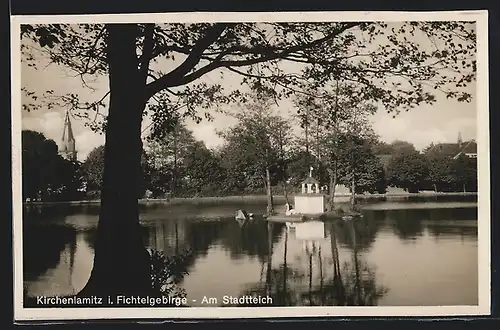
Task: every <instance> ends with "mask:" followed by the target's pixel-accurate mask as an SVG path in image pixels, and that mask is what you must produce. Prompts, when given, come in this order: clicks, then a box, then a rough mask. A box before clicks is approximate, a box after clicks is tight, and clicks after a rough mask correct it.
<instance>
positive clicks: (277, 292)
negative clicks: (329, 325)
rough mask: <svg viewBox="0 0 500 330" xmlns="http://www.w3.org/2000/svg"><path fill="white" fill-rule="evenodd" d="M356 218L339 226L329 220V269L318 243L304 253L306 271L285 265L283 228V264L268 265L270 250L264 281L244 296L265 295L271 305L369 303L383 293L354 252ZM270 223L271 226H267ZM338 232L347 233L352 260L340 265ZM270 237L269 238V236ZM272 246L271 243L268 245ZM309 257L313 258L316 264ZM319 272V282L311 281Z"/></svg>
mask: <svg viewBox="0 0 500 330" xmlns="http://www.w3.org/2000/svg"><path fill="white" fill-rule="evenodd" d="M355 222H356V221H353V222H350V223H345V224H344V225H343V226H339V224H336V223H334V222H331V223H329V232H330V235H329V236H330V247H331V255H332V259H333V265H332V268H333V269H332V270H331V272H332V273H333V276H331V277H329V276H328V274H327V273H328V272H329V269H330V268H326V267H327V266H326V265H327V264H328V263H327V262H325V261H324V260H325V258H324V256H323V251H322V250H321V247H320V246H319V247H318V249H317V252H316V253H310V254H308V258H307V259H306V260H307V269H308V271H307V272H303V271H301V270H298V269H295V268H292V267H291V266H289V265H288V256H287V245H288V233H287V231H286V230H285V235H284V236H285V237H284V244H285V247H284V255H283V261H284V262H283V264H281V265H280V266H279V267H277V268H272V267H270V265H271V264H272V259H271V257H272V251H270V253H269V259H268V261H267V272H266V277H265V283H264V284H263V283H260V284H258V285H255V286H254V287H252V288H250V289H249V290H247V291H245V292H244V295H261V296H264V295H267V296H270V297H271V298H272V299H273V305H275V306H297V305H301V306H304V305H310V306H315V305H320V306H373V305H377V303H378V300H379V299H380V298H381V297H382V296H383V295H385V293H386V292H387V290H386V288H384V287H381V286H378V285H377V283H376V274H375V272H374V270H373V269H372V268H371V267H370V266H369V265H368V263H366V262H365V261H363V260H361V258H360V257H359V255H358V249H359V246H362V245H360V244H359V242H358V241H357V237H359V235H360V233H356V229H357V228H358V227H357V226H356V225H355ZM271 226H272V225H271ZM339 232H342V234H344V235H345V234H350V236H351V238H350V241H351V242H352V251H353V254H352V260H351V261H347V262H345V263H344V264H343V266H341V263H340V259H339V249H338V238H337V235H338V233H339ZM269 239H271V237H269ZM270 246H271V248H272V245H270ZM313 259H316V260H317V261H318V262H317V263H316V267H315V266H314V263H313ZM318 275H319V284H317V281H313V279H315V278H316V277H315V276H318Z"/></svg>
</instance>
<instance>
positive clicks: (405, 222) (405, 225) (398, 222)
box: [388, 209, 428, 241]
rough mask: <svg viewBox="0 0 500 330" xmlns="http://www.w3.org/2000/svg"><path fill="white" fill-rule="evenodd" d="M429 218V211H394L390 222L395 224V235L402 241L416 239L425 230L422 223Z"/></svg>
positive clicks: (391, 213)
mask: <svg viewBox="0 0 500 330" xmlns="http://www.w3.org/2000/svg"><path fill="white" fill-rule="evenodd" d="M427 218H428V210H425V209H416V210H410V209H404V210H392V211H391V212H390V218H388V220H389V221H392V222H393V225H394V233H395V234H396V235H397V236H398V237H399V238H400V239H402V240H405V241H406V240H410V239H415V238H417V237H418V236H421V235H422V233H423V230H424V227H423V225H422V221H423V220H425V219H427Z"/></svg>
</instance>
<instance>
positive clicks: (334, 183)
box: [328, 161, 338, 211]
mask: <svg viewBox="0 0 500 330" xmlns="http://www.w3.org/2000/svg"><path fill="white" fill-rule="evenodd" d="M328 172H329V174H330V188H329V189H328V190H329V193H330V194H329V198H328V207H329V209H330V211H333V210H334V209H335V189H336V187H337V181H338V178H337V161H335V165H334V168H333V169H332V168H329V169H328Z"/></svg>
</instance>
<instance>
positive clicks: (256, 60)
mask: <svg viewBox="0 0 500 330" xmlns="http://www.w3.org/2000/svg"><path fill="white" fill-rule="evenodd" d="M137 27H138V28H137V29H136V33H137V36H136V39H137V52H138V63H139V61H140V58H141V56H143V55H142V49H143V41H144V35H142V34H143V33H144V31H145V29H144V25H143V24H139V25H137ZM216 27H217V25H216V24H207V23H202V24H178V23H176V24H161V25H155V26H154V34H153V58H152V64H151V65H150V67H149V76H150V78H151V79H152V80H150V82H149V83H148V84H156V85H158V81H160V79H162V77H166V76H168V75H169V74H170V73H172V72H173V71H174V70H175V69H177V68H179V66H180V65H182V63H183V62H184V60H185V59H186V58H188V57H189V56H191V60H190V63H191V64H190V70H188V71H187V73H186V74H184V75H183V76H182V77H177V78H176V80H175V81H173V80H169V81H168V82H167V81H166V80H165V85H164V86H163V87H162V88H163V90H164V91H167V90H169V89H170V90H169V103H170V104H177V105H179V104H185V105H186V107H189V114H190V116H198V115H197V114H196V113H197V111H199V110H200V109H205V110H207V111H206V112H208V113H209V112H210V111H213V110H214V106H215V105H217V104H228V103H233V102H235V101H238V102H240V101H245V99H248V98H247V97H245V95H244V93H243V94H242V93H241V92H242V90H240V88H238V87H237V86H231V87H232V89H227V88H222V86H221V84H220V83H219V82H213V83H212V82H208V81H209V80H208V81H207V80H206V79H204V77H205V76H206V75H207V74H208V73H209V72H212V71H218V72H219V73H220V74H223V75H225V74H227V73H228V72H230V73H231V75H233V76H234V75H237V76H239V77H240V78H241V79H240V81H239V82H240V83H241V84H242V87H243V90H244V89H245V88H249V89H253V90H259V91H266V92H267V93H269V94H272V95H273V98H274V99H280V98H287V97H290V96H291V95H293V94H297V93H299V92H300V90H302V87H303V85H304V83H305V82H310V81H314V84H315V86H316V87H326V86H328V85H331V84H332V82H334V81H336V80H339V79H341V80H342V81H346V82H351V83H352V87H351V89H352V95H353V96H356V97H357V98H359V99H363V100H364V101H367V102H380V103H381V104H383V106H384V107H385V109H386V110H387V111H390V112H394V113H395V114H397V113H398V112H399V111H403V110H409V109H411V108H413V107H414V106H417V105H420V104H422V103H430V104H432V103H434V102H435V101H436V94H435V92H442V93H445V95H446V96H447V97H449V98H454V99H456V100H458V101H461V102H469V101H470V100H471V98H472V95H470V93H468V92H466V91H464V90H462V89H463V88H466V87H467V85H468V84H470V83H472V82H473V81H474V79H475V71H476V65H475V58H474V56H475V52H476V39H475V26H474V23H473V22H400V23H394V22H391V23H385V22H362V23H361V22H337V23H239V24H226V25H224V28H223V30H222V33H221V34H220V35H219V37H218V38H216V39H213V41H211V42H210V43H209V44H207V45H205V47H203V50H202V51H201V52H198V53H196V54H195V53H193V52H194V50H195V49H197V47H199V46H200V44H201V43H202V42H207V36H208V35H209V34H210V33H212V31H214V29H215V28H216ZM106 35H107V30H106V27H105V26H104V25H102V24H79V25H65V24H51V25H50V24H49V25H23V26H22V28H21V36H22V38H23V44H22V49H23V50H22V52H23V60H25V61H27V62H29V63H30V65H35V66H36V65H37V58H38V57H39V56H40V55H44V56H48V58H49V59H50V61H51V62H53V63H57V64H59V65H62V66H65V67H67V68H70V69H71V70H73V71H75V72H77V73H78V74H79V75H80V76H81V78H82V80H83V81H85V80H86V79H88V78H89V77H90V76H96V75H106V74H107V59H106V56H105V53H106V52H105V48H106ZM28 40H31V43H30V42H28ZM33 42H35V43H37V44H39V45H40V46H41V47H42V49H39V48H37V47H34V44H33ZM159 61H161V63H162V65H159V64H158V63H160V62H159ZM155 62H156V63H155ZM292 64H293V66H291V65H292ZM165 67H170V68H172V69H171V70H170V71H169V72H163V71H162V69H163V68H165ZM200 79H202V80H203V81H200ZM192 83H194V85H192ZM169 86H172V87H169ZM325 92H326V93H330V96H332V94H331V93H332V90H331V89H329V88H326V89H325ZM162 93H163V92H160V94H161V95H153V96H160V98H162V95H163V94H162ZM155 104H156V105H158V106H157V107H154V105H155ZM149 105H150V106H151V108H152V109H155V110H159V109H160V108H161V106H165V104H162V102H160V103H157V102H156V100H155V99H153V98H152V99H151V100H150V104H149ZM160 105H161V106H160ZM25 108H28V107H25ZM90 110H91V111H93V110H94V109H93V108H91V109H90ZM162 118H163V116H156V117H155V119H156V120H159V121H162V120H163V119H162ZM199 118H202V117H199ZM162 125H163V124H159V126H162Z"/></svg>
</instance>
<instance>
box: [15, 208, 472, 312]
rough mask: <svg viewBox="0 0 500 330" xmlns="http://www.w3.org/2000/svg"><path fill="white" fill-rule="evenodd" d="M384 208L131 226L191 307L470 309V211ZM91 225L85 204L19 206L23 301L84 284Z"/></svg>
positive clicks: (170, 217) (154, 216)
mask: <svg viewBox="0 0 500 330" xmlns="http://www.w3.org/2000/svg"><path fill="white" fill-rule="evenodd" d="M405 203H408V202H407V201H406V202H404V203H403V202H401V203H399V204H398V205H401V204H405ZM380 204H383V203H380ZM393 204H394V202H392V201H391V202H387V204H386V206H388V207H387V208H383V207H382V206H380V205H377V207H376V208H372V209H367V210H365V211H364V216H363V218H361V219H358V220H355V221H329V222H325V223H321V224H314V223H313V224H309V227H307V225H306V226H305V227H302V228H300V227H299V228H287V227H286V226H284V225H282V224H274V225H270V224H268V223H266V222H265V221H262V220H259V219H255V220H253V221H247V222H244V223H243V222H237V221H235V220H234V218H233V214H234V210H235V209H238V208H241V207H243V206H244V205H230V206H196V207H192V208H189V207H186V206H182V205H176V206H175V207H163V208H162V207H158V206H155V207H154V208H152V209H151V211H149V210H148V209H146V210H143V214H141V222H142V225H143V229H144V231H143V236H144V241H145V243H146V245H147V246H148V248H151V249H153V250H158V251H161V252H162V253H163V254H164V255H165V256H167V257H171V256H181V255H182V256H183V257H182V258H180V259H181V260H182V262H183V267H178V268H179V269H180V273H182V274H184V273H187V275H186V276H184V277H182V276H181V275H182V274H181V275H179V276H178V278H174V282H175V284H176V285H178V286H179V287H181V288H182V289H183V290H185V292H186V294H187V296H188V298H189V301H190V302H191V304H192V305H193V306H202V305H203V303H202V300H203V297H204V296H206V297H213V298H216V299H217V303H216V304H212V305H218V306H219V305H223V297H224V296H225V295H231V296H234V297H240V296H242V295H244V294H252V295H261V296H266V295H267V296H270V297H272V298H273V306H298V305H302V306H310V305H311V306H312V305H331V306H374V305H438V304H441V305H443V304H454V305H461V304H469V305H474V304H477V208H470V207H466V208H447V207H443V208H431V209H424V208H411V207H409V208H408V209H404V208H402V207H397V208H394V207H393ZM410 204H411V203H409V204H408V205H410ZM252 207H253V209H251V210H250V211H251V212H254V213H256V214H257V213H258V212H259V210H260V208H261V209H262V210H260V212H263V210H265V205H261V206H259V205H254V206H252ZM247 209H248V208H247ZM204 210H205V211H204ZM96 223H97V210H96V208H95V207H94V208H92V207H87V208H81V207H77V208H67V207H65V208H62V209H57V208H38V209H31V210H27V211H26V213H25V219H24V240H23V242H24V243H23V244H24V247H23V249H24V251H23V252H24V260H23V262H24V284H25V290H26V291H27V293H28V294H29V295H32V296H34V295H55V294H72V293H74V292H76V291H78V290H80V289H81V288H82V287H83V286H84V285H85V283H86V281H87V279H88V277H89V275H90V270H91V268H92V262H93V241H94V236H95V225H96ZM314 226H315V227H314ZM409 242H411V243H412V244H408V243H409ZM422 269H425V273H426V276H420V275H419V274H421V273H422ZM252 306H255V305H252Z"/></svg>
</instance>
